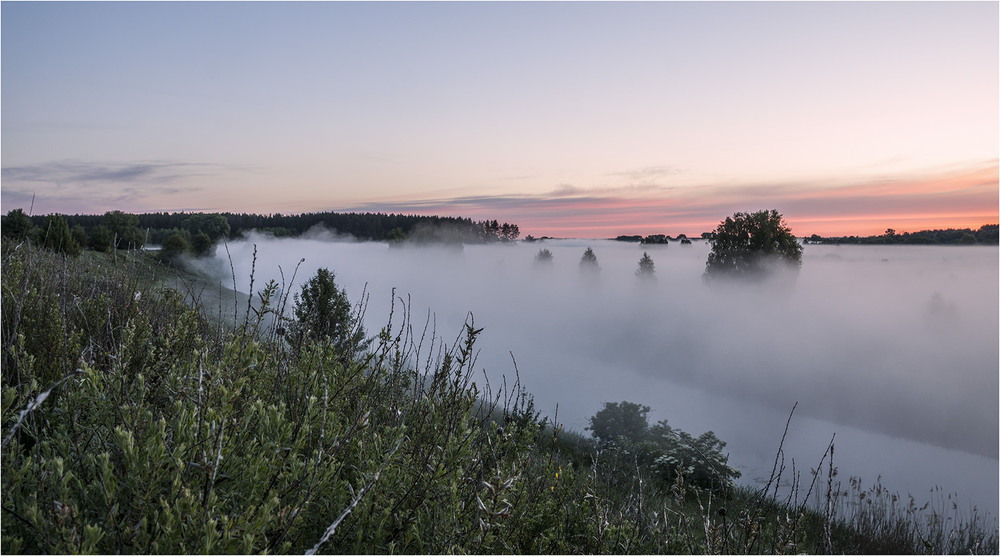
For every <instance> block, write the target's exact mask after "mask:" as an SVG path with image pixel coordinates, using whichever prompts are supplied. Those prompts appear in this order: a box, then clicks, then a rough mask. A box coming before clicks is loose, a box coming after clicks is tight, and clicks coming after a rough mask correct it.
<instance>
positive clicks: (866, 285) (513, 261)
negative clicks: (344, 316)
mask: <svg viewBox="0 0 1000 556" xmlns="http://www.w3.org/2000/svg"><path fill="white" fill-rule="evenodd" d="M255 245H256V248H257V262H256V272H255V276H254V289H255V290H257V291H259V289H260V288H261V287H262V285H263V284H265V283H266V282H267V281H268V280H271V279H274V280H276V281H277V282H278V283H279V284H280V283H282V280H283V278H282V271H283V273H284V280H285V281H287V280H289V279H290V278H291V276H292V273H293V272H295V268H296V265H298V264H299V261H300V260H301V259H302V258H305V261H304V262H302V263H301V266H300V267H299V268H298V271H297V277H296V280H295V282H296V283H295V284H292V285H291V291H294V292H297V291H298V290H299V288H300V287H301V284H302V283H303V282H304V281H305V280H307V279H308V278H310V277H311V276H313V275H314V274H315V272H316V270H317V269H318V268H320V267H326V268H329V269H330V270H332V271H334V272H335V273H336V281H337V283H338V285H339V286H340V287H343V288H345V289H346V290H347V293H348V296H349V297H350V298H351V300H352V302H357V301H359V299H360V296H361V293H362V291H363V290H367V292H368V294H369V295H370V300H369V305H368V309H367V313H366V320H365V325H366V328H367V330H368V333H369V334H375V333H377V332H378V330H379V329H380V328H381V327H383V326H385V324H386V322H387V320H388V316H389V311H390V306H391V302H392V290H393V288H395V290H396V295H398V296H402V297H403V298H404V299H409V301H410V304H411V311H412V315H413V321H414V326H415V327H416V328H418V329H419V328H420V327H422V326H423V323H424V320H425V318H426V317H427V315H428V312H430V313H431V314H433V317H434V319H435V321H436V327H437V332H438V335H439V336H440V337H443V338H445V339H446V340H447V341H449V342H450V341H451V340H453V339H454V338H455V337H456V336H457V335H458V334H459V332H460V331H461V330H462V326H463V323H464V322H465V321H466V318H467V317H468V315H469V313H472V314H473V315H474V318H475V325H476V327H483V328H485V330H484V332H483V333H482V334H481V335H480V338H479V342H478V343H477V346H478V347H479V348H480V349H481V352H480V355H479V359H478V365H477V371H479V372H480V373H482V372H485V373H488V375H489V377H490V382H491V383H492V384H494V385H496V384H498V383H499V382H500V379H501V376H502V375H507V377H508V382H510V381H511V380H512V379H513V377H514V363H513V362H512V357H511V353H513V357H514V359H516V362H517V368H518V370H519V373H520V378H521V382H522V384H523V385H524V386H525V387H526V388H527V390H528V391H529V392H530V393H531V394H532V395H533V396H534V397H535V401H536V406H537V407H538V409H540V410H541V411H542V412H543V414H544V415H548V416H550V417H551V416H553V415H554V414H555V411H556V407H557V405H558V420H559V422H560V423H563V424H564V425H565V426H566V427H567V428H569V429H573V430H576V431H579V432H584V428H585V427H586V426H587V425H588V423H589V421H588V418H589V417H590V416H591V415H593V414H594V413H596V412H597V411H598V410H599V409H601V408H602V407H603V403H604V402H608V401H621V400H629V401H632V402H637V403H642V404H646V405H649V406H650V407H651V408H652V411H651V412H650V415H649V417H650V423H653V422H655V421H658V420H661V419H667V420H669V422H670V424H671V425H673V426H676V427H680V428H681V429H683V430H685V431H688V432H690V433H692V434H695V435H697V434H700V433H702V432H704V431H706V430H713V431H715V433H716V434H717V435H718V436H719V438H721V439H722V440H724V441H726V442H727V443H728V446H727V450H728V451H729V453H730V464H731V465H733V466H735V467H737V468H739V469H741V470H742V471H743V478H742V479H741V481H744V482H755V481H766V479H767V477H768V475H769V474H770V471H771V466H772V464H773V462H774V457H775V453H776V450H777V447H778V443H779V441H780V439H781V435H782V431H783V430H784V426H785V421H786V419H787V417H788V413H789V411H790V410H791V408H792V406H793V404H795V403H796V402H798V408H797V409H796V411H795V416H794V418H793V419H792V421H791V426H790V427H789V432H788V437H787V438H786V440H785V446H784V448H785V457H786V465H787V466H788V467H789V469H790V468H791V460H792V459H793V458H794V460H795V462H796V466H797V469H799V470H804V475H806V476H808V469H809V468H810V467H813V468H815V467H816V466H817V464H818V462H819V459H820V457H821V456H822V455H823V452H824V450H825V449H826V446H827V444H828V443H829V442H830V439H831V437H832V436H833V435H834V433H836V452H835V461H834V464H835V465H836V466H837V467H838V468H839V474H840V478H841V479H842V480H843V481H844V482H845V483H846V482H847V478H848V477H850V476H858V477H860V478H861V480H862V482H863V484H864V485H871V484H872V483H873V482H875V480H876V479H877V478H878V477H879V476H881V482H882V484H883V485H885V486H887V487H888V488H889V489H890V490H893V491H899V492H900V493H901V494H906V493H911V494H912V495H913V496H914V497H916V498H917V499H918V501H919V500H923V499H926V498H927V496H928V492H929V491H930V490H931V489H932V488H933V487H935V486H939V487H940V488H941V489H943V491H944V492H946V493H950V492H955V493H957V494H958V496H959V503H960V505H964V506H966V507H969V506H971V505H976V506H978V507H979V509H980V510H989V511H991V513H992V514H993V516H996V515H997V506H998V501H997V499H998V492H1000V486H998V462H997V454H998V422H1000V416H998V405H1000V404H998V369H1000V355H998V354H1000V346H998V342H1000V340H998V337H1000V326H998V307H1000V299H998V297H1000V296H998V284H1000V276H998V274H1000V271H998V249H997V248H996V247H983V246H968V247H959V246H884V247H883V246H848V245H843V246H834V245H807V246H805V248H804V253H803V264H802V269H801V271H800V273H799V274H798V276H797V277H795V276H785V277H779V278H778V279H777V280H776V281H775V282H774V283H772V284H768V285H765V286H747V285H726V286H718V287H717V286H714V285H713V286H708V285H706V284H705V283H704V282H703V280H702V272H703V271H704V267H705V260H706V258H707V256H708V253H709V246H708V244H707V243H705V242H702V241H694V242H693V244H692V245H681V244H679V243H673V242H672V243H671V244H670V245H669V246H655V245H648V246H641V245H639V244H635V243H623V242H616V241H609V240H546V241H542V242H536V243H517V244H515V245H467V246H465V247H464V248H445V247H393V248H390V247H389V246H388V245H387V244H385V243H377V242H352V241H344V240H342V239H337V238H335V237H334V236H332V235H330V234H324V233H320V234H317V235H314V236H312V237H311V238H309V239H303V238H296V239H274V238H271V237H269V236H264V235H252V236H250V237H249V238H248V239H246V240H240V241H236V242H232V243H229V244H228V256H227V249H226V248H225V247H224V246H220V247H219V248H218V249H217V251H216V256H215V258H214V259H211V260H210V261H208V263H207V264H208V265H209V266H210V267H211V270H212V271H213V272H215V273H216V274H217V276H218V278H219V280H220V281H222V283H223V284H224V285H226V286H229V287H232V286H233V276H232V273H233V271H232V270H231V268H233V269H235V274H236V283H235V288H236V289H237V290H239V291H242V292H244V293H249V292H248V291H247V290H248V287H249V283H250V272H251V267H252V262H251V261H252V258H253V250H254V246H255ZM587 247H592V248H593V250H594V253H595V254H596V255H597V259H598V263H599V264H600V267H601V271H600V274H599V276H598V277H597V278H596V279H586V278H585V277H584V276H582V275H581V273H580V269H579V262H580V257H581V255H582V254H583V252H584V250H585V249H586V248H587ZM543 248H544V249H548V250H549V251H551V253H552V255H553V258H552V264H551V265H549V266H545V265H539V264H536V263H535V256H536V254H537V253H538V251H539V250H540V249H543ZM644 251H645V252H648V253H649V255H650V256H651V257H652V258H653V261H654V262H655V270H656V277H657V280H656V282H655V283H653V284H648V283H641V282H640V281H639V280H637V278H636V276H635V271H636V269H637V268H638V261H639V259H640V258H641V257H642V254H643V252H644ZM230 258H231V261H230ZM230 263H232V267H231V266H230ZM279 267H280V270H279ZM585 434H586V433H585ZM804 480H807V479H804Z"/></svg>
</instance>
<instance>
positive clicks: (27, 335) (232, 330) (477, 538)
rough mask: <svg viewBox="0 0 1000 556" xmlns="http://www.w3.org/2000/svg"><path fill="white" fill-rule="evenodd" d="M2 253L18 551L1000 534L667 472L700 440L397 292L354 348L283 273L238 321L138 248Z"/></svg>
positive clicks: (505, 549) (498, 548) (718, 545)
mask: <svg viewBox="0 0 1000 556" xmlns="http://www.w3.org/2000/svg"><path fill="white" fill-rule="evenodd" d="M2 259H3V260H2V263H3V264H2V272H3V281H2V284H3V292H2V295H3V299H2V309H3V321H2V344H3V345H2V348H3V354H2V357H3V361H2V363H3V364H2V378H3V383H2V426H3V428H2V431H3V433H4V440H3V447H2V478H0V481H2V511H3V520H2V522H0V523H2V538H0V550H2V552H4V553H40V552H48V553H77V552H88V553H194V552H209V553H257V552H265V551H266V552H280V553H288V552H298V553H301V552H305V551H309V550H312V549H318V550H319V551H322V552H334V553H369V552H378V553H389V552H404V553H444V552H474V553H510V552H517V553H583V552H588V553H594V552H599V553H607V552H615V553H619V552H621V553H624V552H640V553H667V552H694V553H703V552H709V553H711V552H747V551H749V552H789V551H794V552H801V551H815V552H818V551H823V550H833V551H848V552H850V551H870V550H874V549H879V550H888V551H921V550H928V551H939V552H940V551H959V550H961V551H968V550H978V551H980V552H995V551H996V547H997V544H996V536H995V533H994V532H992V527H991V528H990V531H989V532H988V533H985V534H984V532H983V529H982V524H981V522H980V521H978V520H975V521H964V520H963V521H959V520H957V519H956V520H954V521H950V522H947V523H946V521H947V520H946V519H944V515H943V513H939V512H938V511H937V510H936V509H932V511H933V513H932V514H930V515H927V514H921V513H919V511H918V510H912V511H911V509H907V510H905V511H902V510H901V511H898V512H897V511H896V509H895V507H894V506H885V508H888V509H886V510H883V511H882V513H879V511H880V510H879V508H878V507H871V506H869V507H868V508H866V509H865V512H863V515H860V514H859V517H858V521H857V522H856V523H852V524H851V525H852V527H854V528H848V527H845V526H843V525H842V524H840V523H839V522H838V521H837V516H836V515H834V514H831V513H829V511H828V512H827V513H825V514H818V513H816V512H813V511H810V510H809V509H808V507H807V505H806V503H807V501H810V500H809V495H808V494H807V495H806V496H805V497H804V499H803V498H800V497H799V495H798V494H797V493H798V491H797V490H796V491H795V492H796V498H795V499H794V500H793V499H792V498H791V495H789V497H788V498H787V499H779V497H778V494H777V489H776V488H773V485H776V484H777V483H778V482H779V480H780V478H781V469H780V468H778V471H777V473H776V475H775V480H774V481H772V483H773V484H768V485H766V486H765V487H764V488H763V489H761V490H752V489H723V490H721V491H716V492H713V491H711V490H700V489H697V488H693V487H694V486H695V485H692V484H691V482H692V481H686V480H685V479H684V478H683V477H684V475H683V474H682V475H681V476H680V477H681V478H679V479H674V480H673V481H672V482H671V481H669V480H664V481H649V480H648V479H647V477H649V476H650V474H651V473H656V472H657V471H656V470H657V467H656V466H657V465H661V466H662V465H663V464H664V463H665V462H664V461H663V460H662V457H663V456H664V455H666V454H670V455H672V456H674V457H679V455H681V456H682V455H683V454H682V450H681V448H682V447H678V446H675V447H674V448H670V447H669V446H667V447H663V446H660V447H661V448H663V449H664V450H665V451H666V452H665V453H661V454H658V455H657V454H655V453H654V452H650V454H649V455H651V456H652V455H655V456H656V457H652V458H651V459H650V460H649V465H643V464H637V458H636V456H635V453H630V452H628V451H626V450H607V449H603V450H602V449H600V448H599V447H598V446H596V445H595V443H594V442H593V441H590V440H589V439H585V438H583V437H582V436H580V435H578V434H575V433H572V432H565V431H562V430H561V427H559V426H554V424H552V423H549V422H548V421H547V420H545V419H540V418H539V415H538V413H537V412H536V411H535V410H534V408H533V405H532V402H531V398H530V396H529V395H528V394H527V393H526V392H524V391H523V390H521V389H520V388H519V387H518V386H517V385H516V383H515V385H514V386H513V387H511V388H506V387H504V388H500V389H494V388H493V387H491V385H490V384H489V383H488V382H487V381H485V380H484V379H481V378H479V377H478V376H477V375H474V374H473V371H474V368H475V360H476V348H475V342H476V339H477V336H478V335H479V334H480V333H481V331H482V329H479V328H476V327H475V325H474V323H473V322H472V320H471V317H470V320H469V322H468V323H467V325H466V326H465V327H464V329H463V330H462V331H461V333H460V334H459V335H458V337H457V338H456V339H455V340H454V341H453V342H444V341H442V340H441V339H440V338H436V337H434V334H433V332H431V331H429V330H428V329H427V327H425V328H424V330H423V331H420V329H419V327H417V328H415V327H414V323H413V322H412V320H411V318H410V315H409V310H408V308H407V307H406V306H405V305H404V304H402V303H401V302H397V303H395V309H394V311H393V314H391V315H389V318H388V322H387V323H386V324H385V326H384V327H382V328H381V329H380V330H379V331H378V332H377V333H375V334H374V337H373V338H372V343H371V345H370V346H369V347H368V349H366V350H364V351H363V352H361V353H358V354H357V355H356V356H353V357H344V353H343V352H342V351H341V350H338V348H337V345H336V344H335V342H333V341H332V339H331V338H329V337H328V336H319V337H312V338H311V339H310V340H309V341H307V342H303V343H302V344H301V345H299V346H295V345H293V344H292V343H291V341H290V340H289V337H290V335H289V334H282V333H281V330H282V328H281V326H282V323H283V321H282V320H281V319H275V318H271V317H273V316H274V315H275V313H279V314H281V313H284V309H283V308H284V307H286V306H287V305H288V299H276V296H275V295H274V292H276V291H277V289H276V288H275V287H274V285H273V284H268V285H266V286H265V287H264V288H263V290H262V291H261V292H258V293H259V296H258V297H259V303H258V304H257V305H256V307H255V308H254V309H253V311H252V312H251V311H250V310H248V311H247V313H246V315H247V316H246V318H245V319H244V321H243V322H242V323H235V324H233V323H229V324H224V323H220V322H213V321H211V320H208V319H209V318H208V317H206V316H205V313H203V312H200V311H199V310H198V308H197V307H192V306H191V305H190V304H189V301H186V300H185V299H184V298H183V297H182V296H181V295H180V294H178V293H176V292H174V291H173V290H168V289H160V288H159V287H158V286H157V284H159V283H161V279H162V273H163V272H167V270H166V269H165V268H164V267H161V266H158V265H157V264H156V263H155V261H154V260H153V259H152V258H149V257H148V256H147V255H144V254H142V253H141V252H138V251H133V252H132V253H130V254H129V255H128V256H127V257H126V256H122V255H118V256H117V257H116V256H115V255H114V254H100V253H84V254H83V255H82V256H79V257H76V258H69V257H66V256H65V255H64V254H60V253H56V252H53V251H48V250H40V249H38V248H36V247H33V246H32V245H31V244H30V243H28V242H21V243H15V242H10V241H7V240H4V242H3V249H2ZM331 278H332V277H331ZM282 291H291V289H290V288H283V289H282ZM285 295H288V294H285ZM234 320H235V319H234ZM359 329H360V328H359ZM652 429H657V427H652ZM657 430H658V429H657ZM659 432H663V433H666V432H674V431H666V430H663V431H659ZM675 438H677V437H675ZM713 438H714V437H713ZM713 438H705V442H703V443H701V444H699V442H701V440H702V439H690V438H688V439H686V440H685V439H683V438H679V441H681V442H683V444H684V445H685V446H687V445H691V446H701V447H700V448H699V450H701V451H702V452H704V451H705V449H706V447H708V449H709V450H715V449H717V448H720V447H721V446H720V443H719V442H718V441H717V439H714V440H713ZM654 444H655V442H654ZM831 469H832V464H831ZM661 474H662V472H661ZM831 474H832V472H831ZM667 477H668V478H669V475H667ZM794 481H797V479H793V482H794ZM693 482H697V481H693ZM839 490H840V489H839V488H837V489H836V491H837V494H835V495H831V494H829V492H832V490H831V491H828V496H829V497H830V498H828V500H831V501H832V503H831V504H830V505H827V506H825V507H827V508H830V507H832V508H836V507H839V506H840V505H841V503H840V502H838V501H837V499H836V497H837V496H839ZM813 492H814V491H813V489H812V488H810V493H813ZM818 492H819V489H818V488H817V489H816V491H815V494H816V495H817V496H818ZM783 496H784V495H783ZM869 499H871V497H869ZM812 500H816V496H814V497H813V498H812ZM720 509H722V511H719V510H720ZM890 510H891V511H892V512H893V513H887V512H888V511H890ZM920 511H922V510H920ZM925 515H927V517H932V518H933V519H934V520H936V521H934V523H937V524H938V525H937V528H936V529H935V528H933V527H932V526H931V525H926V524H925V523H924V519H923V518H924V516H925ZM852 519H853V518H852ZM948 519H951V518H950V517H949V518H948ZM864 524H870V525H869V526H868V528H867V529H865V528H862V527H861V526H862V525H864ZM876 541H877V542H876ZM925 542H926V543H927V544H926V545H925V544H922V543H925Z"/></svg>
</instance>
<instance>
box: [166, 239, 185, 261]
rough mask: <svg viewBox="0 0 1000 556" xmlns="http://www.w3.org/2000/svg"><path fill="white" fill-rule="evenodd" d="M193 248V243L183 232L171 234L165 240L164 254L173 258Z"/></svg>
mask: <svg viewBox="0 0 1000 556" xmlns="http://www.w3.org/2000/svg"><path fill="white" fill-rule="evenodd" d="M190 250H191V244H190V243H188V240H187V239H186V238H185V237H184V235H183V234H171V235H170V236H169V237H167V239H165V240H164V241H163V256H164V257H166V258H167V259H172V258H174V257H176V256H178V255H181V254H184V253H187V252H188V251H190Z"/></svg>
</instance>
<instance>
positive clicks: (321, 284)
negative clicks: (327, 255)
mask: <svg viewBox="0 0 1000 556" xmlns="http://www.w3.org/2000/svg"><path fill="white" fill-rule="evenodd" d="M291 331H292V336H293V338H295V340H296V341H297V342H298V343H299V344H300V345H301V343H303V342H310V341H315V340H326V341H329V342H332V344H333V346H334V348H335V349H336V350H337V352H338V353H340V354H341V356H342V357H343V358H345V359H348V360H350V359H354V358H355V357H356V356H357V355H359V354H360V353H361V352H362V351H364V349H365V348H366V347H367V346H368V343H369V342H368V341H366V340H365V331H364V329H363V328H362V327H361V326H360V322H359V319H358V318H357V317H356V316H355V315H354V314H353V312H352V308H351V302H350V300H349V299H348V297H347V291H346V290H344V289H338V288H337V283H336V282H335V280H334V273H333V272H331V271H330V270H328V269H326V268H320V269H319V270H317V271H316V275H315V276H313V277H312V278H310V279H309V281H307V282H306V283H305V284H303V285H302V291H301V292H300V293H298V294H296V295H295V322H293V323H292V327H291Z"/></svg>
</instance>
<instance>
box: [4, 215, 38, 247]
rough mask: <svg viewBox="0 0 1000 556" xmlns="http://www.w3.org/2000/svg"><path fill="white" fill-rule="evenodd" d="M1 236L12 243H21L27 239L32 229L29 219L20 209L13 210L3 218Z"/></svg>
mask: <svg viewBox="0 0 1000 556" xmlns="http://www.w3.org/2000/svg"><path fill="white" fill-rule="evenodd" d="M2 227H3V236H4V237H9V238H11V239H13V240H14V241H23V240H25V239H27V238H28V236H29V234H30V233H31V228H32V227H33V225H32V223H31V218H30V217H28V215H27V214H25V213H24V211H23V210H21V209H14V210H12V211H10V212H8V213H7V215H6V216H4V217H3V223H2Z"/></svg>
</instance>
